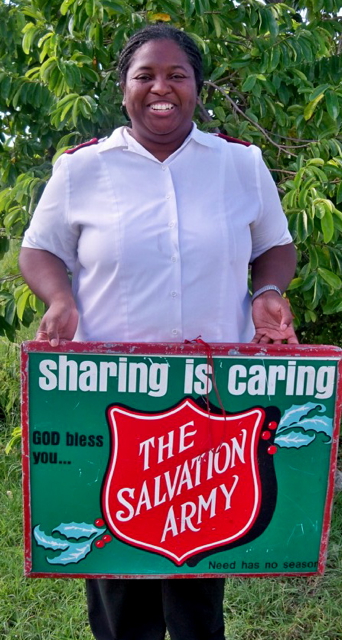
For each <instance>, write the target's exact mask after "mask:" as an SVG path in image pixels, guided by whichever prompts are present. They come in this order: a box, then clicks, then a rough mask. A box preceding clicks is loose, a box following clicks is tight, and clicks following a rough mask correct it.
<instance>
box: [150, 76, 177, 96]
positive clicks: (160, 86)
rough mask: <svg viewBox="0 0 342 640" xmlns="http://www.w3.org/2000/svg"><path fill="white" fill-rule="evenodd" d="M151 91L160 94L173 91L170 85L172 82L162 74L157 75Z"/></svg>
mask: <svg viewBox="0 0 342 640" xmlns="http://www.w3.org/2000/svg"><path fill="white" fill-rule="evenodd" d="M151 91H152V92H153V93H159V94H160V95H165V94H167V93H169V92H170V91H172V89H171V87H170V83H169V81H168V79H167V78H164V77H162V76H157V77H155V78H154V81H153V83H152V87H151Z"/></svg>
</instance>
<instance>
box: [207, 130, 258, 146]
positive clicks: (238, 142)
mask: <svg viewBox="0 0 342 640" xmlns="http://www.w3.org/2000/svg"><path fill="white" fill-rule="evenodd" d="M215 136H217V137H218V138H223V139H224V140H227V142H236V143H237V144H243V146H244V147H250V146H251V144H252V143H251V142H246V141H245V140H239V139H238V138H231V137H230V136H226V135H225V134H224V133H215Z"/></svg>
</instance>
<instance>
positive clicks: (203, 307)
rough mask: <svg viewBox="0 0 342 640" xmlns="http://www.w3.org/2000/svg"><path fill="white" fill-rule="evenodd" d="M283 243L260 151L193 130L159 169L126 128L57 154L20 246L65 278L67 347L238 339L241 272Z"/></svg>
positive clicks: (283, 226)
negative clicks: (53, 258) (70, 325)
mask: <svg viewBox="0 0 342 640" xmlns="http://www.w3.org/2000/svg"><path fill="white" fill-rule="evenodd" d="M289 242H291V236H290V235H289V232H288V229H287V222H286V218H285V215H284V213H283V211H282V208H281V205H280V201H279V197H278V193H277V189H276V186H275V184H274V182H273V179H272V177H271V175H270V173H269V171H268V169H267V168H266V166H265V164H264V162H263V160H262V158H261V153H260V150H259V149H258V148H257V147H255V146H250V147H245V146H242V145H239V144H234V143H228V142H226V141H225V140H222V139H220V138H218V137H216V136H214V135H212V134H207V133H203V132H201V131H199V130H198V129H197V127H196V125H194V127H193V130H192V132H191V134H190V135H189V137H188V138H187V139H186V140H185V142H184V143H183V145H182V147H180V148H179V149H178V150H177V151H176V152H175V153H173V154H172V155H171V156H169V157H168V158H167V160H165V161H164V162H160V161H159V160H157V159H156V158H155V157H154V156H153V155H151V154H150V153H149V152H148V151H147V150H146V149H144V148H143V147H142V146H141V145H140V144H139V143H138V142H136V141H135V140H134V139H133V138H132V137H131V136H130V135H129V134H128V132H127V130H126V129H125V128H119V129H116V130H115V131H114V132H113V134H112V135H111V136H110V137H109V138H108V139H106V140H104V141H102V142H100V143H99V144H97V145H94V146H89V147H84V148H82V149H80V150H78V151H77V152H76V153H75V154H73V155H67V154H65V155H63V156H62V157H61V158H60V159H59V160H58V161H57V163H56V165H55V168H54V173H53V176H52V178H51V180H50V181H49V183H48V185H47V187H46V189H45V191H44V193H43V196H42V198H41V200H40V202H39V205H38V207H37V209H36V211H35V214H34V217H33V220H32V222H31V225H30V227H29V229H28V231H27V232H26V234H25V238H24V242H23V246H24V247H29V248H33V249H45V250H47V251H50V252H51V253H53V254H55V255H57V256H58V257H59V258H61V259H62V260H63V261H64V262H65V264H66V265H67V267H68V268H69V269H70V271H71V272H72V274H73V291H74V295H75V299H76V302H77V306H78V309H79V311H80V322H79V327H78V329H77V333H76V336H75V339H76V340H100V341H120V342H121V341H122V342H138V341H143V342H145V341H148V342H161V341H166V342H182V341H183V340H184V339H188V340H192V339H194V338H196V337H198V336H199V335H200V336H201V337H202V339H203V340H205V341H207V342H246V341H249V340H250V339H251V337H252V336H253V333H254V332H253V324H252V320H251V309H250V307H251V305H250V296H249V293H248V286H247V276H248V264H249V263H250V261H251V260H253V259H254V258H256V257H257V256H259V255H260V254H262V253H264V252H265V251H266V250H267V249H270V248H271V247H273V246H276V245H282V244H287V243H289Z"/></svg>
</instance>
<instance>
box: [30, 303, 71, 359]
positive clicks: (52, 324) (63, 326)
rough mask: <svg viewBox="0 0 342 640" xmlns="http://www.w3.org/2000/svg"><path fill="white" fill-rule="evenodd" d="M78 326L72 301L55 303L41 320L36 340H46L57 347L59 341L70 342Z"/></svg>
mask: <svg viewBox="0 0 342 640" xmlns="http://www.w3.org/2000/svg"><path fill="white" fill-rule="evenodd" d="M77 324H78V311H77V309H76V306H75V303H74V301H73V300H70V298H68V300H65V301H63V300H62V301H61V300H58V301H55V302H52V304H51V306H50V307H49V309H48V310H47V312H46V313H45V315H44V316H43V318H42V321H41V323H40V325H39V327H38V331H37V334H36V340H39V341H40V340H48V341H49V343H50V345H51V347H57V346H58V345H59V342H60V340H72V339H73V337H74V335H75V332H76V329H77Z"/></svg>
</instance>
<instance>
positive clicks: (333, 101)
mask: <svg viewBox="0 0 342 640" xmlns="http://www.w3.org/2000/svg"><path fill="white" fill-rule="evenodd" d="M325 102H326V105H327V111H328V114H329V116H330V118H332V120H337V118H338V116H339V115H340V103H339V99H338V96H337V94H336V93H335V92H334V91H326V93H325Z"/></svg>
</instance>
